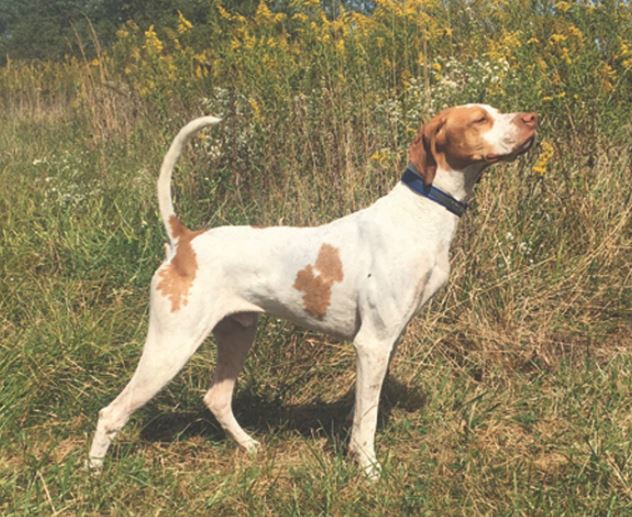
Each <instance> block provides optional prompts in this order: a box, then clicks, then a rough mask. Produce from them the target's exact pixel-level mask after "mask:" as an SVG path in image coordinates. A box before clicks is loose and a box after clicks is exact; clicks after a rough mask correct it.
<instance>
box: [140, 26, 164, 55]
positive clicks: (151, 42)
mask: <svg viewBox="0 0 632 517" xmlns="http://www.w3.org/2000/svg"><path fill="white" fill-rule="evenodd" d="M144 46H145V50H147V52H149V53H150V54H160V53H161V52H162V49H163V48H164V45H163V44H162V41H160V38H158V34H156V30H155V29H154V26H153V25H150V26H149V29H147V30H146V31H145V45H144Z"/></svg>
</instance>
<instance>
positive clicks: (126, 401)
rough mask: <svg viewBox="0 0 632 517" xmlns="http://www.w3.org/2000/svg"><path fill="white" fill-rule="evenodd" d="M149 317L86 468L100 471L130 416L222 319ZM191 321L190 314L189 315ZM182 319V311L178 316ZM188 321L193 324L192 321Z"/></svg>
mask: <svg viewBox="0 0 632 517" xmlns="http://www.w3.org/2000/svg"><path fill="white" fill-rule="evenodd" d="M154 309H155V307H152V314H151V315H150V322H149V330H148V333H147V340H146V341H145V346H144V348H143V353H142V355H141V358H140V361H139V363H138V366H137V367H136V371H135V372H134V375H133V376H132V378H131V380H130V381H129V383H128V384H127V386H125V388H124V389H123V391H122V392H121V393H120V394H119V395H118V397H116V398H115V399H114V400H113V401H112V402H111V403H110V404H109V405H108V406H107V407H105V408H103V409H102V410H101V411H99V421H98V423H97V429H96V432H95V435H94V438H93V440H92V446H91V447H90V456H89V461H88V466H89V467H90V468H94V469H99V468H100V467H101V466H102V465H103V458H104V457H105V454H106V453H107V450H108V448H109V447H110V444H111V443H112V440H113V439H114V437H115V436H116V434H117V433H118V432H119V431H120V430H121V428H122V427H123V426H124V425H125V423H126V422H127V421H128V420H129V418H130V416H131V414H132V413H133V412H134V411H135V410H137V409H139V408H140V407H142V406H143V405H144V404H145V403H147V402H148V401H149V400H150V399H151V398H152V397H153V396H154V395H156V394H157V393H158V392H159V391H160V390H161V389H162V388H164V387H165V386H166V384H167V383H168V382H169V381H170V380H171V379H173V377H175V375H176V374H177V373H178V372H179V371H180V370H181V369H182V367H183V366H184V365H185V364H186V362H187V361H188V360H189V358H190V357H191V356H192V355H193V353H194V352H195V351H196V350H197V349H198V347H199V346H200V344H201V343H202V341H204V338H205V337H206V336H207V335H208V333H209V332H210V331H211V329H212V328H213V326H214V325H215V323H216V322H217V321H218V320H219V319H221V316H220V317H219V318H218V317H215V318H213V317H212V316H206V317H204V318H203V319H202V320H201V321H200V320H198V321H197V322H196V324H191V325H187V324H186V323H187V322H188V321H187V322H182V321H178V320H177V318H176V317H175V316H174V315H171V314H169V313H168V312H166V311H161V310H160V309H156V310H154ZM188 316H189V317H191V314H190V313H189V314H188ZM178 317H179V318H182V311H181V312H180V313H178ZM187 320H189V321H192V318H191V319H189V318H187Z"/></svg>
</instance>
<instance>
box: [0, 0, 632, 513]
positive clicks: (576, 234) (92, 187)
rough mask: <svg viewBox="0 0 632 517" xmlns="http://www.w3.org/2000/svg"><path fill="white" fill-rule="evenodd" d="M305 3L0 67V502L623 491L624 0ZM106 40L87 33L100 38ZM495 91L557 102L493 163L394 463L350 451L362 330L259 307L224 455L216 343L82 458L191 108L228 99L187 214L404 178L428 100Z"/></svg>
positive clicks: (313, 208)
mask: <svg viewBox="0 0 632 517" xmlns="http://www.w3.org/2000/svg"><path fill="white" fill-rule="evenodd" d="M376 4H377V5H376V8H375V11H374V12H373V13H372V14H370V15H364V14H359V13H354V12H341V13H339V16H338V17H337V18H335V19H330V18H329V17H327V15H326V13H325V12H324V11H323V10H322V9H321V8H320V6H319V4H318V2H309V3H303V2H301V3H290V8H289V11H288V13H285V14H281V13H278V12H273V11H271V10H270V9H268V8H267V7H266V6H265V4H263V3H262V4H261V5H260V7H259V9H258V10H257V12H256V14H255V15H253V16H252V17H244V16H241V15H239V14H237V13H235V12H232V11H229V10H227V9H225V8H224V7H223V6H222V5H221V4H219V3H218V2H210V3H209V16H208V23H207V24H206V25H204V26H191V24H189V23H187V20H186V18H185V17H184V16H183V15H179V16H177V17H174V21H173V26H172V27H155V28H152V27H142V28H141V27H138V26H136V25H134V24H133V23H128V24H126V25H125V26H123V27H121V29H120V31H119V33H118V40H117V42H116V43H115V45H114V46H113V47H112V48H110V49H104V50H102V51H100V53H99V55H98V56H97V57H96V58H94V59H92V58H82V59H77V58H68V59H66V60H65V61H63V62H56V63H50V62H45V63H41V62H28V63H27V62H11V61H10V62H9V63H8V64H7V66H6V67H4V68H2V69H1V70H0V103H1V104H2V113H1V114H0V119H1V122H2V125H1V127H0V192H1V193H2V194H0V213H1V214H2V216H3V218H2V224H1V225H0V231H1V232H2V247H1V249H0V271H1V272H2V274H1V275H0V293H1V295H0V318H1V319H0V336H1V343H2V344H1V345H0V347H1V351H2V354H1V355H0V372H1V373H0V375H1V376H2V379H3V382H2V387H1V388H0V389H1V391H0V401H1V404H0V437H1V438H2V439H1V444H2V445H0V451H1V454H0V472H1V473H2V475H1V476H0V479H1V480H0V509H1V510H2V511H3V513H6V514H18V513H19V514H34V513H141V514H145V513H156V512H157V511H159V510H160V509H161V508H162V509H164V510H165V511H169V512H183V513H184V512H185V511H186V512H188V513H199V514H204V513H211V514H215V515H221V514H235V513H251V514H255V515H258V514H279V513H280V514H299V513H304V514H315V513H322V514H330V513H333V514H358V513H360V514H362V513H384V514H392V515H399V514H418V513H424V512H426V513H429V514H437V513H438V514H455V515H459V514H471V513H474V514H504V513H517V514H523V515H537V514H542V515H544V514H551V513H552V514H608V513H609V514H611V515H620V514H624V513H625V512H626V511H629V510H630V500H631V497H632V487H631V476H632V474H631V472H632V470H631V463H630V461H632V460H631V451H632V417H631V415H632V407H631V403H630V400H632V398H631V395H632V375H631V373H630V372H631V366H632V363H631V358H630V345H631V340H630V331H631V330H632V325H631V322H632V310H631V309H632V268H631V267H630V256H631V251H632V250H631V244H632V232H631V213H632V208H630V207H631V205H632V203H631V201H632V199H631V192H632V164H631V160H632V153H631V152H630V149H631V147H632V146H631V144H632V138H631V137H630V130H631V117H630V114H631V109H630V106H631V105H632V82H631V78H632V41H631V40H630V34H632V30H631V29H632V15H631V14H630V10H629V7H628V6H627V5H626V4H625V3H624V2H603V3H600V2H585V3H584V2H573V3H570V2H556V3H555V4H553V3H546V2H544V3H533V2H527V1H519V2H477V3H475V4H468V5H469V7H468V6H465V7H464V4H463V3H461V2H432V1H431V2H413V1H406V2H391V1H378V2H376ZM95 47H97V48H98V45H95ZM470 101H484V102H488V103H490V104H493V105H496V106H498V107H500V108H502V109H504V110H522V109H528V110H536V111H538V112H539V113H540V114H541V115H542V120H543V123H542V129H541V132H540V141H539V144H538V146H537V147H536V148H535V149H534V150H533V151H531V153H530V154H528V155H527V156H526V157H524V158H523V159H521V160H520V161H518V162H515V163H513V164H507V165H501V166H496V167H495V168H494V169H492V170H490V171H489V173H487V175H486V176H485V177H484V178H483V180H482V182H481V184H480V185H479V186H478V187H477V192H476V195H475V198H474V203H473V207H472V209H471V210H470V211H469V212H468V215H467V216H466V217H465V218H464V220H463V222H462V224H461V227H460V229H459V236H458V239H457V241H456V244H455V246H454V248H453V252H452V266H453V272H452V276H451V280H450V284H449V287H448V288H447V289H445V290H444V291H443V292H442V293H441V294H440V295H439V296H438V297H437V298H435V299H434V300H433V302H432V303H431V304H430V305H429V307H427V308H426V309H424V310H423V311H422V313H421V314H420V315H419V316H417V317H416V319H415V320H414V321H413V323H412V324H411V325H410V327H409V329H408V331H407V334H406V337H405V339H404V341H403V343H402V345H401V346H400V350H399V353H398V358H397V359H396V361H395V364H394V366H393V368H392V371H391V378H390V380H389V381H388V382H387V386H386V393H385V396H384V401H383V402H384V405H383V411H382V415H383V416H382V421H381V429H380V431H379V436H378V454H379V455H380V458H381V459H382V460H384V464H385V476H384V480H383V481H382V482H381V484H379V485H378V486H374V487H371V488H366V487H365V486H364V485H363V481H362V479H361V478H360V477H358V476H357V472H356V471H355V470H354V467H353V465H351V464H348V463H347V462H346V461H345V441H346V433H347V428H346V425H345V422H344V420H345V415H346V412H347V410H348V407H349V404H350V401H351V396H350V393H351V392H350V390H351V388H352V385H353V379H354V375H353V366H352V365H353V350H352V348H351V347H350V346H349V345H348V344H339V343H334V342H331V341H330V340H329V339H328V338H324V337H322V336H319V335H314V334H310V333H302V332H298V331H296V330H295V329H293V328H290V327H289V326H288V325H286V324H284V323H283V322H279V321H276V320H269V321H266V322H265V323H264V325H262V328H261V330H260V332H259V336H258V339H257V345H256V347H255V350H253V352H252V354H251V357H250V358H249V362H248V364H247V366H246V370H245V372H244V374H243V376H242V378H241V381H240V386H239V390H238V395H237V400H236V402H235V407H236V412H237V414H238V418H239V419H240V420H242V421H243V422H244V424H245V425H246V427H248V428H250V429H252V430H253V431H254V434H256V435H257V437H258V438H260V439H262V440H263V441H264V443H265V449H264V451H263V452H262V453H261V454H259V455H258V456H257V457H256V458H249V457H246V456H244V455H242V454H241V453H239V452H236V451H235V452H234V448H233V446H232V444H231V443H229V442H227V441H226V440H225V439H224V437H223V434H222V433H221V431H220V430H219V427H218V426H217V424H216V423H215V421H214V420H213V419H212V417H211V416H210V414H207V412H206V411H205V410H204V408H203V405H202V403H201V395H202V394H203V393H204V392H205V390H206V389H207V387H208V383H209V377H210V374H209V371H210V370H211V369H212V366H213V363H214V360H213V356H214V350H213V346H211V344H207V345H206V346H205V347H203V350H202V352H201V353H199V354H198V355H197V356H196V357H194V359H193V360H192V361H191V364H190V365H189V366H187V368H186V369H185V370H184V371H183V372H182V373H181V374H180V376H179V377H178V378H177V379H176V381H174V382H173V383H172V384H171V385H170V386H169V387H168V388H167V389H166V390H165V392H163V393H162V394H161V395H160V396H159V397H157V399H156V400H155V401H153V402H151V403H150V404H149V405H148V407H147V408H145V409H143V410H142V411H140V412H139V415H138V416H137V417H135V418H134V420H133V421H132V422H131V423H130V424H129V425H128V427H127V428H126V431H125V432H124V434H123V436H122V437H121V439H120V440H118V442H117V445H116V446H115V447H114V449H113V451H112V452H113V454H112V456H111V457H110V458H109V463H108V465H107V467H106V471H105V473H104V475H103V477H102V478H100V479H98V480H95V479H90V478H87V477H86V476H85V474H83V473H82V472H81V471H80V469H79V466H80V464H81V462H82V460H83V457H84V455H85V453H86V448H87V441H88V439H89V435H90V434H91V433H92V430H93V427H94V424H95V417H96V412H97V410H98V409H99V408H101V407H102V406H104V405H105V404H107V403H108V402H109V400H111V398H112V397H113V396H115V395H116V393H118V391H119V390H120V389H121V388H122V386H123V385H124V383H125V382H126V380H127V378H128V376H129V375H130V374H131V372H132V370H133V368H134V366H135V364H136V361H137V359H138V356H139V349H140V346H141V345H142V341H143V339H144V331H145V325H146V311H147V286H148V281H149V278H150V276H151V274H152V273H153V270H154V268H155V267H156V266H157V265H158V263H159V261H160V259H161V257H162V250H161V244H162V241H163V240H164V234H163V229H162V227H161V224H160V223H159V220H158V216H157V203H156V200H155V190H154V186H155V180H156V176H157V169H158V164H159V163H160V160H161V158H162V154H163V152H164V150H165V148H166V146H167V145H168V142H169V141H170V139H171V138H172V137H173V135H174V134H175V132H176V131H177V129H178V128H179V127H180V126H181V125H182V124H183V123H185V122H186V121H188V119H189V118H191V117H193V116H196V115H199V114H203V113H213V114H218V115H221V116H223V117H224V121H223V123H222V125H221V126H219V127H217V128H215V129H214V130H213V131H212V132H209V133H207V134H204V135H202V136H201V137H200V138H198V139H196V141H195V142H194V143H193V145H192V146H190V148H189V149H188V150H187V152H186V153H185V156H184V157H183V159H182V161H181V165H180V167H179V170H178V172H177V174H176V178H175V185H176V190H177V198H176V207H177V211H178V213H179V214H182V217H183V219H184V220H185V221H186V222H187V223H188V224H189V225H190V226H192V227H199V226H203V225H209V226H215V225H219V224H226V223H227V224H242V223H257V224H278V223H282V224H297V225H304V224H316V223H321V222H325V221H328V220H330V219H332V218H334V217H338V216H340V215H342V214H345V213H348V212H350V211H352V210H355V209H357V208H359V207H362V206H366V205H367V204H369V203H371V202H372V201H373V200H374V199H375V198H376V197H377V196H379V195H381V194H383V193H385V192H387V191H388V189H389V188H391V186H392V185H393V184H394V183H395V182H396V181H397V179H398V176H399V173H400V171H401V168H402V167H403V165H404V164H405V159H406V153H405V149H406V146H407V144H408V142H409V140H410V137H411V135H412V134H413V132H414V131H415V130H416V128H417V127H418V125H419V123H420V122H421V120H423V119H424V118H426V117H428V116H429V115H430V114H432V113H433V112H435V111H437V110H438V109H440V108H441V107H443V106H446V105H452V104H457V103H462V102H470Z"/></svg>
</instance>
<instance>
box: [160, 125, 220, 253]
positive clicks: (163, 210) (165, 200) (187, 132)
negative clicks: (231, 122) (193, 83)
mask: <svg viewBox="0 0 632 517" xmlns="http://www.w3.org/2000/svg"><path fill="white" fill-rule="evenodd" d="M220 121H221V119H219V118H217V117H212V116H208V117H200V118H196V119H194V120H192V121H191V122H189V123H188V124H187V125H186V126H184V127H183V128H182V129H181V130H180V131H179V132H178V134H177V135H176V137H175V138H174V139H173V142H171V147H169V150H168V151H167V154H166V155H165V157H164V159H163V160H162V165H161V166H160V176H159V177H158V206H159V207H160V217H162V222H163V224H164V225H165V228H166V230H167V235H168V236H169V241H170V242H171V243H173V242H174V240H176V238H177V235H176V234H175V233H174V229H173V228H172V224H170V221H171V219H172V218H173V217H175V215H176V213H175V211H174V209H173V201H172V200H171V175H172V173H173V168H174V167H175V165H176V162H177V161H178V158H179V157H180V153H181V152H182V148H183V147H184V146H185V144H186V143H187V142H188V141H189V139H190V138H191V137H192V136H193V135H194V134H195V133H197V132H198V131H199V130H200V129H202V128H204V127H206V126H210V125H212V124H217V123H218V122H220Z"/></svg>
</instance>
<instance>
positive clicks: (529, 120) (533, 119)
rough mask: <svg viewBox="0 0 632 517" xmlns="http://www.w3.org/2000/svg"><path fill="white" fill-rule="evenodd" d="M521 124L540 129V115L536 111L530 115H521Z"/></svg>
mask: <svg viewBox="0 0 632 517" xmlns="http://www.w3.org/2000/svg"><path fill="white" fill-rule="evenodd" d="M519 118H520V122H522V123H523V124H524V125H525V126H528V127H530V128H532V129H535V128H536V127H538V114H537V113H536V112H534V111H531V112H529V113H521V114H520V115H519Z"/></svg>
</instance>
